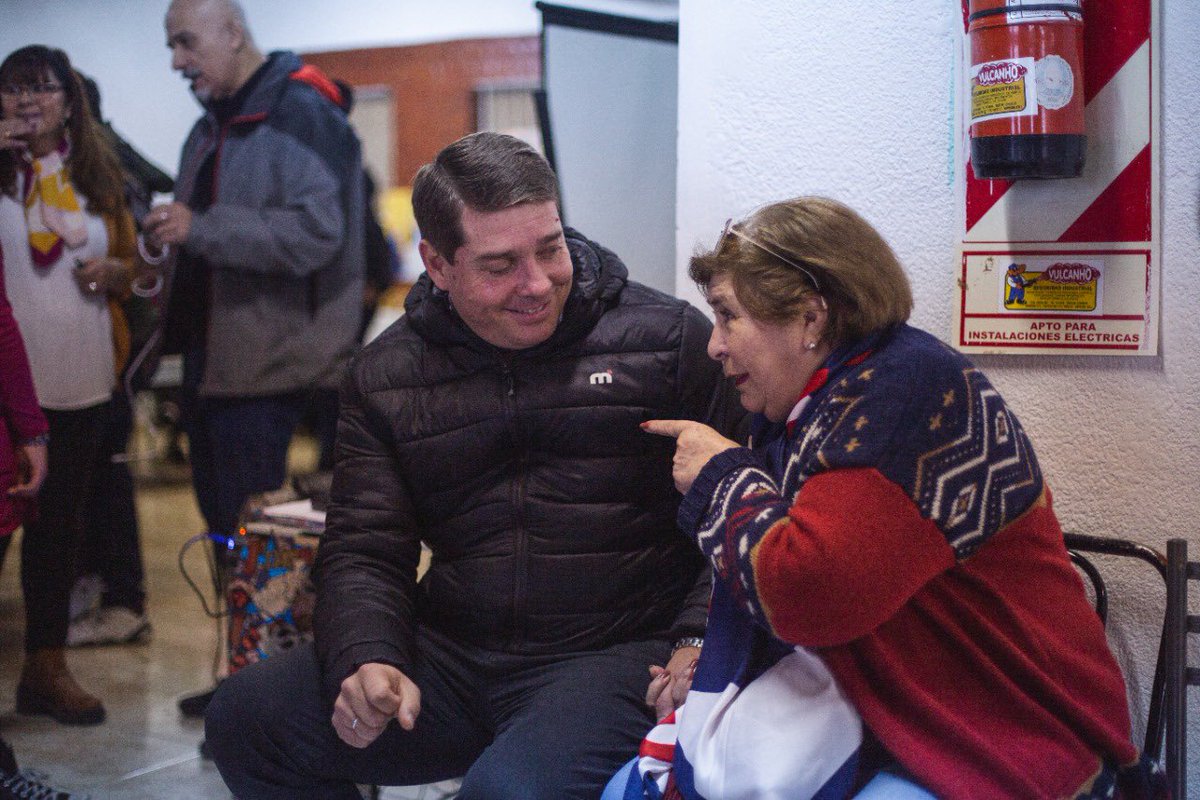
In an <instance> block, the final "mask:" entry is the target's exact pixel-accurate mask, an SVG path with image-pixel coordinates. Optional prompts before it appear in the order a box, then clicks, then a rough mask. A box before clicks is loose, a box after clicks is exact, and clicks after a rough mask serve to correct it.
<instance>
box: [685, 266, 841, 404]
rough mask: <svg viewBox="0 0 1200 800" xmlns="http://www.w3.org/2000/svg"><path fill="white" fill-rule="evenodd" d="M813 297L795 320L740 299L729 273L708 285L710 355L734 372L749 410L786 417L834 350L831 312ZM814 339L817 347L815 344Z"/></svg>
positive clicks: (730, 373)
mask: <svg viewBox="0 0 1200 800" xmlns="http://www.w3.org/2000/svg"><path fill="white" fill-rule="evenodd" d="M806 299H808V298H806ZM811 300H812V302H811V304H806V308H805V310H804V311H803V313H801V314H800V316H799V317H797V318H795V319H793V320H791V321H788V322H783V323H774V322H762V321H760V320H757V319H755V318H753V317H751V316H750V314H749V313H748V312H747V311H746V309H745V308H744V307H743V306H742V304H741V302H739V301H738V298H737V295H736V294H735V293H734V291H733V284H732V282H731V280H730V278H729V276H728V275H720V276H718V277H716V278H715V279H714V280H713V281H712V282H711V283H710V284H709V285H708V304H709V305H710V306H712V310H713V314H714V315H715V317H716V322H715V324H714V326H713V332H712V336H711V337H710V338H709V340H708V355H709V356H710V357H711V358H713V359H714V360H716V361H719V362H721V366H722V367H723V369H724V372H725V375H726V376H728V377H730V378H733V380H734V383H735V385H736V386H737V390H738V393H739V394H740V395H741V401H742V405H743V406H744V407H745V408H746V410H747V411H751V412H755V413H760V414H763V415H765V416H766V417H767V418H768V419H770V420H771V421H772V422H782V421H784V420H786V419H787V417H788V414H789V413H790V412H791V410H792V408H793V407H794V406H795V405H796V401H797V400H799V398H800V393H801V392H803V391H804V387H805V386H807V385H808V381H809V378H811V377H812V374H813V372H815V371H816V370H817V368H818V367H819V366H820V365H821V364H822V363H823V362H824V361H825V358H826V357H827V356H828V355H829V348H828V347H827V346H826V345H825V344H824V343H823V342H822V341H821V333H822V332H823V331H824V327H825V320H826V318H827V314H826V312H825V310H824V308H823V307H822V306H821V304H820V302H819V300H818V299H817V297H816V296H815V295H813V296H811ZM812 343H815V344H816V347H815V348H810V347H809V344H812Z"/></svg>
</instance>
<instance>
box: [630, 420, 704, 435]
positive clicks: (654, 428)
mask: <svg viewBox="0 0 1200 800" xmlns="http://www.w3.org/2000/svg"><path fill="white" fill-rule="evenodd" d="M692 424H694V423H692V422H691V421H690V420H686V419H650V420H646V421H645V422H643V423H642V426H641V427H642V430H644V431H645V432H646V433H653V434H656V435H658V436H670V437H671V438H673V439H678V438H679V434H681V433H683V432H684V430H685V429H686V428H687V426H688V425H692Z"/></svg>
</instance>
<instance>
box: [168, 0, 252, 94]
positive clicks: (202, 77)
mask: <svg viewBox="0 0 1200 800" xmlns="http://www.w3.org/2000/svg"><path fill="white" fill-rule="evenodd" d="M166 29H167V47H168V48H169V49H170V50H171V69H174V70H178V71H179V72H181V73H183V77H185V78H187V79H188V80H189V81H190V82H191V89H192V93H193V94H195V95H196V97H197V99H199V100H200V102H202V103H206V102H208V101H209V100H221V99H223V98H226V97H229V96H230V95H232V94H233V93H234V92H236V91H237V90H238V58H237V55H238V49H239V47H240V46H241V43H242V32H241V28H240V26H239V25H238V24H237V23H236V21H235V20H234V19H233V17H232V16H231V15H230V13H229V11H228V8H226V7H225V6H224V4H222V3H220V2H211V0H175V2H173V3H171V7H170V8H169V9H168V10H167V18H166Z"/></svg>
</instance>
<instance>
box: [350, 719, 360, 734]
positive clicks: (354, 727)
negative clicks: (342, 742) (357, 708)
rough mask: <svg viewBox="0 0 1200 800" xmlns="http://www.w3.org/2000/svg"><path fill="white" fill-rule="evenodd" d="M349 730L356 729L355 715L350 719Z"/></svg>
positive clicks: (356, 720)
mask: <svg viewBox="0 0 1200 800" xmlns="http://www.w3.org/2000/svg"><path fill="white" fill-rule="evenodd" d="M350 730H352V731H354V730H358V717H355V718H354V719H352V720H350Z"/></svg>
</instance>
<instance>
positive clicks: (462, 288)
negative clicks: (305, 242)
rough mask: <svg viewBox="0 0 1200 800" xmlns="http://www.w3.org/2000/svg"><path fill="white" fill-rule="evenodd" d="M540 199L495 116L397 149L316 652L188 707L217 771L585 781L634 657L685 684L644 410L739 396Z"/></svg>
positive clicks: (687, 333) (667, 532) (735, 418)
mask: <svg viewBox="0 0 1200 800" xmlns="http://www.w3.org/2000/svg"><path fill="white" fill-rule="evenodd" d="M557 200H558V196H557V188H556V180H555V177H554V173H553V172H552V171H551V169H550V166H549V165H548V164H547V163H546V161H545V160H544V159H543V158H542V157H541V156H540V155H538V154H537V153H536V151H534V150H533V149H532V148H530V147H529V146H528V145H526V144H524V143H523V142H520V141H519V140H517V139H514V138H512V137H509V136H504V135H500V134H491V133H483V134H475V135H473V136H469V137H466V138H465V139H462V140H460V141H458V142H456V143H454V144H452V145H450V146H449V147H447V148H446V149H445V150H443V151H442V152H441V153H440V154H439V155H438V157H437V159H436V160H435V161H434V162H433V163H432V164H429V165H427V166H426V167H424V168H422V170H421V171H420V172H418V174H417V178H416V180H415V182H414V187H413V205H414V210H415V212H416V216H417V222H418V224H419V226H420V228H421V231H422V233H423V235H424V240H423V241H422V242H421V245H420V249H421V255H422V258H423V259H424V262H425V267H426V274H425V275H424V276H422V277H421V279H420V281H418V283H417V285H416V286H415V287H414V288H413V290H412V291H411V292H410V294H409V296H408V301H407V303H406V311H407V313H406V315H405V316H404V317H403V318H402V319H401V320H400V321H399V322H397V323H396V324H395V325H393V326H392V327H391V329H389V330H388V331H387V332H385V333H384V334H383V335H382V336H380V337H379V338H378V339H377V340H375V341H374V342H373V343H371V344H370V345H368V346H367V347H366V348H364V349H363V351H362V352H361V354H360V355H359V356H358V357H357V359H356V360H355V362H354V364H353V366H352V368H351V373H350V375H349V377H348V379H347V380H346V383H345V384H344V386H343V390H342V398H341V403H342V407H341V408H342V410H341V416H340V419H339V423H338V444H337V466H336V469H335V474H334V483H333V489H332V497H331V503H330V510H329V516H328V526H327V531H326V536H325V538H324V539H323V540H322V542H321V548H320V551H319V555H318V558H317V564H316V576H317V581H318V602H317V610H316V615H315V639H316V648H315V653H314V650H313V649H312V648H299V649H297V650H294V651H292V652H291V653H289V654H288V655H286V656H281V657H276V658H273V659H270V660H268V661H264V662H260V663H259V664H257V665H255V666H254V667H252V668H249V669H246V670H243V671H241V672H239V673H237V674H236V675H234V676H233V677H232V678H231V679H229V680H227V681H226V682H225V683H224V684H223V685H222V687H221V689H220V691H219V693H218V695H217V698H216V700H215V701H214V704H213V706H212V707H210V710H209V715H208V740H209V743H210V746H211V747H212V749H213V751H214V755H215V757H216V761H217V764H218V766H219V767H220V769H221V772H222V775H223V776H224V777H225V780H226V782H227V783H228V784H229V786H230V788H231V789H232V790H233V791H234V793H235V794H237V795H238V796H239V797H241V798H244V799H245V800H249V798H309V797H311V798H317V797H320V798H341V797H345V798H357V797H358V794H357V790H356V789H355V788H354V786H353V783H354V782H360V783H380V784H388V785H397V784H399V785H406V784H417V783H426V782H431V781H436V780H442V779H445V778H450V777H454V776H458V775H465V778H464V780H463V784H462V789H461V793H460V794H459V797H462V798H483V799H486V800H498V799H500V798H514V800H515V799H516V798H520V799H521V800H530V799H531V798H533V799H536V798H545V799H546V800H550V799H551V798H553V799H554V800H558V799H559V798H565V797H573V798H589V799H592V798H595V797H597V796H598V795H599V793H600V790H601V788H602V787H603V786H604V783H605V782H606V780H607V779H608V777H609V776H610V775H612V774H613V772H615V771H616V770H617V768H618V767H619V766H620V765H621V764H622V763H623V762H624V761H626V760H628V758H629V757H630V756H632V755H633V754H634V753H635V752H636V750H637V746H638V742H639V740H640V738H641V736H642V735H643V734H644V733H645V732H646V730H647V729H648V726H649V725H651V724H652V719H651V712H650V710H649V709H648V708H647V706H646V704H645V697H646V691H647V686H648V683H649V680H650V672H649V670H648V667H649V666H650V665H664V664H665V665H666V667H667V670H668V671H669V672H670V673H671V675H672V678H671V680H672V682H673V683H676V685H677V686H678V687H679V688H680V689H683V688H686V682H687V681H688V680H689V678H688V667H689V665H690V664H692V663H693V662H694V660H695V658H696V656H697V654H698V651H697V649H696V647H697V646H698V644H699V643H700V638H699V637H702V636H703V632H704V625H705V615H706V610H707V602H708V591H709V580H708V570H707V568H706V567H705V566H704V564H703V563H702V560H701V559H700V557H699V555H698V553H696V552H695V549H694V546H693V545H692V544H691V543H690V542H688V541H687V540H685V539H684V538H683V537H682V536H681V535H680V534H679V533H678V532H677V530H676V526H675V513H676V509H677V507H678V504H679V495H678V494H677V493H676V492H675V490H674V488H673V485H672V480H671V450H672V448H671V445H672V442H670V440H666V439H663V438H662V437H658V436H651V435H648V434H646V433H643V432H642V431H641V430H640V428H639V423H641V422H643V421H645V420H649V419H656V418H663V419H696V420H703V421H707V422H708V423H709V424H712V425H714V426H716V427H718V428H719V429H721V430H724V431H727V432H730V433H732V430H731V429H732V428H733V427H735V426H736V425H737V424H738V423H739V422H740V420H741V418H742V414H743V412H742V411H741V408H740V405H739V404H738V403H737V401H736V399H735V398H734V397H733V396H732V392H731V391H730V386H729V385H728V383H727V382H726V381H724V380H723V379H722V376H721V374H720V368H719V366H717V364H716V362H714V361H712V360H710V359H709V358H708V357H707V355H706V353H705V347H706V344H707V341H708V336H709V332H710V325H709V323H708V321H707V320H706V319H705V317H704V316H703V315H702V314H701V313H700V312H699V311H697V310H696V309H695V308H693V307H691V306H689V305H688V304H687V303H684V302H682V301H680V300H677V299H675V298H672V297H669V296H667V295H664V294H662V293H660V292H657V291H654V290H651V289H648V288H646V287H645V286H641V285H639V284H637V283H633V282H630V281H629V280H628V277H627V273H626V269H625V266H624V265H623V264H622V263H621V262H620V260H619V259H618V258H617V257H616V256H615V255H614V254H613V253H611V252H609V251H608V250H606V249H604V248H603V247H601V246H600V245H598V244H596V243H595V242H591V241H589V240H587V239H585V238H584V237H582V236H580V235H579V234H578V233H576V232H574V231H572V230H570V229H564V228H563V225H562V223H561V222H560V220H559V213H558V207H557ZM422 542H424V543H425V544H426V545H427V546H428V547H429V548H430V550H431V551H432V562H431V564H430V566H429V569H428V571H427V572H426V573H425V575H424V577H423V578H422V580H421V581H420V583H418V582H417V580H416V573H417V562H418V559H419V556H420V551H421V543H422ZM418 715H419V716H418ZM247 719H250V720H252V722H250V723H249V724H248V725H247V723H246V722H245V720H247Z"/></svg>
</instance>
